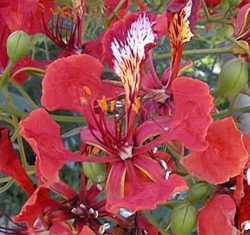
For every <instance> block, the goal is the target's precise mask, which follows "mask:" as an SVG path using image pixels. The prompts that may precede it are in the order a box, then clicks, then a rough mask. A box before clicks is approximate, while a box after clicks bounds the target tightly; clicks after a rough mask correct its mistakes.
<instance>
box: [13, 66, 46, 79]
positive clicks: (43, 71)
mask: <svg viewBox="0 0 250 235" xmlns="http://www.w3.org/2000/svg"><path fill="white" fill-rule="evenodd" d="M29 71H30V72H34V73H35V74H41V75H44V74H45V70H44V69H39V68H36V67H24V68H21V69H18V70H17V71H16V72H15V73H14V74H13V75H11V78H10V79H14V78H15V77H16V76H17V75H18V74H19V73H23V72H29Z"/></svg>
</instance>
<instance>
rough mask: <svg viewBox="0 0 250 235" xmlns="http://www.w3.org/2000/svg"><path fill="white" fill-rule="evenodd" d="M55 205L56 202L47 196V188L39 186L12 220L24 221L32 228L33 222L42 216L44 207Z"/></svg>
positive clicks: (53, 206)
mask: <svg viewBox="0 0 250 235" xmlns="http://www.w3.org/2000/svg"><path fill="white" fill-rule="evenodd" d="M57 207H58V205H57V203H56V202H55V201H53V200H51V199H50V198H49V195H48V190H47V188H45V187H43V186H40V187H38V188H37V189H36V191H35V192H34V193H33V194H32V195H31V197H30V198H29V199H28V200H27V201H26V203H25V204H24V206H23V208H22V209H21V211H20V213H19V214H18V215H17V216H16V217H15V218H14V220H15V221H16V222H17V223H25V224H27V226H28V228H30V229H32V228H33V225H34V222H35V221H36V220H37V219H38V218H39V217H40V216H42V214H43V212H44V211H45V210H46V209H48V208H57Z"/></svg>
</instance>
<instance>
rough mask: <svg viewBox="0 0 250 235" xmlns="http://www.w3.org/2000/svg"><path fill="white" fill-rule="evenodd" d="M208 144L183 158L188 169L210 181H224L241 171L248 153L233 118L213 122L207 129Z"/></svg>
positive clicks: (215, 182)
mask: <svg viewBox="0 0 250 235" xmlns="http://www.w3.org/2000/svg"><path fill="white" fill-rule="evenodd" d="M207 141H208V144H209V145H208V148H207V149H206V150H204V151H202V152H192V153H191V154H190V156H188V157H186V158H184V159H182V161H181V162H182V164H183V166H184V167H185V168H186V169H187V170H188V172H189V173H190V174H192V175H194V176H196V177H198V178H200V179H202V180H205V181H207V182H209V183H211V184H221V183H224V182H227V181H228V180H229V179H230V178H231V177H235V176H237V175H240V174H241V172H242V171H243V169H244V167H245V165H246V163H247V160H248V153H247V151H246V149H245V147H244V144H243V142H242V138H241V133H240V131H239V130H238V129H237V127H236V125H235V123H234V120H233V119H232V118H225V119H223V120H220V121H216V122H214V123H213V124H212V125H211V126H210V128H209V129H208V133H207Z"/></svg>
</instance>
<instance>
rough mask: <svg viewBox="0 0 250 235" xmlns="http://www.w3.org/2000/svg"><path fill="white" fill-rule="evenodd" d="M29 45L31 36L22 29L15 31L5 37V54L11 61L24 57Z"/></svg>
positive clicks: (14, 61)
mask: <svg viewBox="0 0 250 235" xmlns="http://www.w3.org/2000/svg"><path fill="white" fill-rule="evenodd" d="M30 46H31V37H30V36H29V35H28V34H27V33H25V32H23V31H15V32H13V33H12V34H10V35H9V37H8V39H7V54H8V57H9V59H10V60H11V62H12V63H16V62H18V61H19V60H21V59H22V58H24V57H25V56H26V55H27V54H28V53H29V49H30Z"/></svg>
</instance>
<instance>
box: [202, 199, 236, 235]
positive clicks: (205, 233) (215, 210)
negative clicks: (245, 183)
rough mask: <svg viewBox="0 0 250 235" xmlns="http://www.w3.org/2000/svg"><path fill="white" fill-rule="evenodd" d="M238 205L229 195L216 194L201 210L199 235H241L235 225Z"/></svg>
mask: <svg viewBox="0 0 250 235" xmlns="http://www.w3.org/2000/svg"><path fill="white" fill-rule="evenodd" d="M235 213H236V206H235V204H234V201H233V199H232V198H231V197H230V196H228V195H216V196H215V197H214V198H213V199H212V200H210V201H209V202H208V203H207V205H206V206H205V207H204V208H202V209H201V210H200V213H199V215H198V234H199V235H232V234H235V235H239V234H240V232H239V231H238V230H237V229H236V228H235V227H234V226H233V221H234V216H235Z"/></svg>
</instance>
